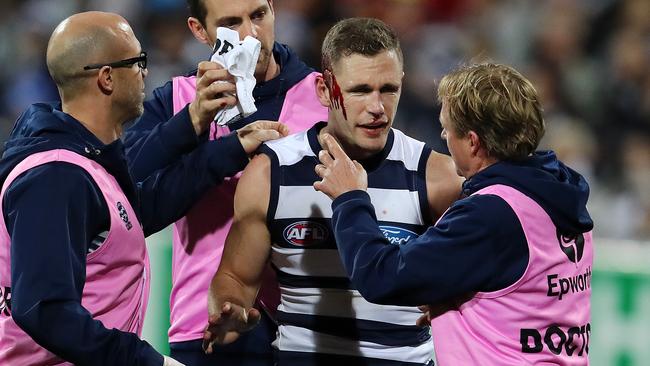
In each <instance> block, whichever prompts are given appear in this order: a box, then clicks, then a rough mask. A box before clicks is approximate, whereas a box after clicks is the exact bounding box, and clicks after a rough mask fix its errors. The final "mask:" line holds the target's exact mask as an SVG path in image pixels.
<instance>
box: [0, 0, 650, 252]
mask: <svg viewBox="0 0 650 366" xmlns="http://www.w3.org/2000/svg"><path fill="white" fill-rule="evenodd" d="M273 3H274V6H275V8H276V10H277V19H276V34H277V40H278V41H280V42H283V43H286V44H289V45H290V46H292V48H293V49H294V50H295V51H296V52H297V53H298V54H299V55H301V56H302V58H303V59H305V60H306V61H307V63H308V64H310V65H312V66H314V67H316V68H318V67H319V65H320V54H319V53H320V44H321V41H322V39H323V36H324V34H325V32H326V31H327V29H329V27H330V26H331V25H332V24H333V23H334V22H335V21H336V20H338V19H341V18H344V17H350V16H372V17H377V18H380V19H382V20H384V21H386V22H387V23H388V24H390V25H392V26H393V27H394V28H395V29H396V30H397V32H398V35H399V37H400V39H401V41H402V47H403V49H404V53H405V59H406V60H407V64H406V65H405V70H406V77H405V86H404V91H403V94H402V99H401V104H402V105H401V106H400V108H399V110H398V115H397V117H396V124H395V126H396V127H397V128H399V129H401V130H403V131H404V132H406V133H408V134H410V135H412V136H414V137H416V138H419V139H422V140H424V141H426V142H428V143H429V144H431V145H432V146H433V147H434V148H435V149H436V150H439V151H443V152H444V151H445V149H446V147H445V144H444V142H443V141H442V140H441V139H440V136H439V132H440V125H439V122H438V117H437V116H438V112H439V105H438V104H437V102H436V100H437V98H436V95H435V90H436V82H437V81H439V80H440V78H441V77H442V75H443V74H445V73H447V72H449V71H450V70H452V69H453V68H455V67H456V66H458V65H459V64H461V63H463V62H467V61H479V60H485V59H490V60H493V61H495V62H499V63H505V64H510V65H513V66H514V67H516V68H518V69H519V70H520V71H522V72H523V73H524V74H525V75H526V76H528V77H529V78H530V79H531V80H532V81H533V83H534V85H535V86H536V88H538V91H539V93H540V95H541V96H542V104H543V105H544V106H545V119H546V123H547V134H546V136H545V138H544V140H543V142H542V145H543V146H544V147H548V148H552V149H554V150H556V151H557V152H558V155H559V157H560V158H561V159H562V160H563V161H565V162H566V163H567V164H569V165H570V166H573V167H575V168H576V169H577V170H579V171H580V172H581V173H583V174H584V175H585V176H586V177H587V179H588V180H589V182H590V185H591V187H592V192H591V197H590V211H591V213H592V215H593V217H594V221H595V222H596V223H597V225H596V231H595V234H596V235H597V236H600V237H608V238H624V239H641V240H648V239H650V189H648V188H647V185H648V183H650V71H649V70H648V67H647V66H648V65H650V17H648V16H647V14H650V2H648V1H647V0H576V1H562V0H549V1H544V2H538V1H534V0H373V1H370V0H329V1H327V0H276V1H274V2H273ZM185 4H186V3H185V1H184V0H141V1H131V0H111V1H102V0H54V1H53V0H26V1H25V0H20V1H19V0H2V1H1V2H0V65H2V68H0V136H1V137H2V140H3V141H4V140H6V137H7V136H8V134H9V131H10V130H11V126H12V124H13V122H14V121H15V120H16V118H17V117H18V115H19V114H20V113H21V111H22V110H24V109H25V108H26V107H27V106H28V105H29V104H30V103H32V102H35V101H44V100H54V99H56V98H57V91H56V87H55V86H54V83H53V82H52V81H51V80H50V77H49V75H48V72H47V68H46V65H45V57H44V53H45V50H46V45H47V41H48V38H49V35H50V34H51V32H52V30H53V29H54V27H55V26H56V24H58V23H59V22H60V21H61V20H62V19H64V18H65V17H67V16H68V15H69V14H72V13H75V12H79V11H84V10H103V11H112V12H117V13H119V14H121V15H123V16H124V17H125V18H126V19H127V20H128V21H129V22H130V23H131V25H132V26H133V28H134V30H135V32H136V33H137V34H139V35H141V37H140V40H141V41H142V44H143V48H144V49H145V50H146V51H147V52H148V53H149V66H148V69H149V74H148V78H147V83H146V85H147V87H148V88H149V89H148V91H149V92H151V88H153V87H155V86H158V85H162V84H163V83H164V81H166V80H168V79H169V77H170V76H171V75H178V74H183V73H186V72H188V71H191V70H192V69H193V68H195V67H196V62H197V61H198V60H200V59H207V58H208V56H209V55H208V54H206V50H205V49H204V47H201V45H199V44H198V43H197V42H195V41H194V40H192V39H191V34H190V33H189V32H188V31H187V26H186V25H185V19H186V18H187V15H188V11H187V9H186V5H185ZM431 126H433V127H434V128H431Z"/></svg>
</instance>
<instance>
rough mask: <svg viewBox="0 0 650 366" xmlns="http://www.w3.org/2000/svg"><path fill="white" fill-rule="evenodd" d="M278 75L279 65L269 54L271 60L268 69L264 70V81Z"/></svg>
mask: <svg viewBox="0 0 650 366" xmlns="http://www.w3.org/2000/svg"><path fill="white" fill-rule="evenodd" d="M279 74H280V65H278V63H277V62H275V57H273V53H271V60H269V67H267V68H266V74H265V75H264V81H269V80H271V79H273V78H275V77H276V76H278V75H279Z"/></svg>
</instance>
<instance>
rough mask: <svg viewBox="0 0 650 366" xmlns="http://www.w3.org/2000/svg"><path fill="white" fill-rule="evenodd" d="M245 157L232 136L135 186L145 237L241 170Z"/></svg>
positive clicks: (203, 147) (167, 223) (211, 143)
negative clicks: (136, 187)
mask: <svg viewBox="0 0 650 366" xmlns="http://www.w3.org/2000/svg"><path fill="white" fill-rule="evenodd" d="M247 163H248V155H247V154H246V152H245V151H244V150H243V147H242V145H241V143H240V142H239V139H238V138H237V136H236V134H234V133H233V134H231V135H228V136H226V137H223V138H221V139H219V140H216V141H209V142H206V143H204V144H201V145H200V146H199V147H198V148H197V149H195V150H194V151H193V152H191V153H190V154H187V155H186V156H184V157H183V158H182V159H181V160H180V161H178V162H176V163H174V164H172V165H171V166H168V167H166V168H164V169H161V170H159V171H157V172H156V173H155V174H153V175H151V176H150V177H148V178H147V179H145V180H144V181H143V182H140V183H139V189H140V202H141V207H140V209H141V213H142V223H143V226H144V231H145V234H146V235H150V234H152V233H155V232H156V231H158V230H161V229H163V228H164V227H166V226H167V225H169V224H171V223H173V222H174V221H176V220H178V219H179V218H181V217H182V216H183V215H185V213H186V212H187V211H188V210H189V209H190V208H191V207H192V206H193V205H194V203H195V202H196V201H197V200H198V199H199V198H201V197H202V196H203V194H204V193H205V192H206V191H207V190H208V189H210V188H212V187H214V186H216V185H217V184H219V183H221V182H222V181H223V180H224V179H225V178H226V177H229V176H233V175H235V174H236V173H237V172H239V171H241V170H242V169H244V167H245V166H246V164H247Z"/></svg>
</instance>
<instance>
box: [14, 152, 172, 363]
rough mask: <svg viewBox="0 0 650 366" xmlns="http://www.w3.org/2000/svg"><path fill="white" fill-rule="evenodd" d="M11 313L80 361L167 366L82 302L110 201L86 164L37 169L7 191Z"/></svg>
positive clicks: (45, 343)
mask: <svg viewBox="0 0 650 366" xmlns="http://www.w3.org/2000/svg"><path fill="white" fill-rule="evenodd" d="M3 210H4V213H5V222H6V225H7V229H8V231H9V234H10V236H11V286H12V309H11V311H12V317H13V318H14V320H15V322H16V324H18V326H20V327H21V328H22V329H23V330H24V331H25V332H26V333H27V334H28V335H29V336H30V337H32V338H33V339H34V340H35V341H36V342H37V343H38V344H40V345H41V346H42V347H44V348H46V349H48V350H49V351H51V352H53V353H54V354H56V355H58V356H59V357H61V358H63V359H65V360H67V361H70V362H73V363H74V364H77V365H146V366H160V365H162V363H163V358H162V356H161V355H160V354H159V353H158V352H156V350H155V349H154V348H153V347H151V346H150V345H149V344H148V343H147V342H145V341H142V340H140V339H139V338H138V337H137V335H135V334H132V333H127V332H122V331H119V330H116V329H106V327H104V325H103V324H102V323H101V322H100V321H97V320H94V319H93V318H92V315H91V314H90V313H89V312H88V311H87V310H86V309H85V308H84V307H83V306H82V305H81V296H82V292H83V287H84V283H85V280H86V252H87V249H88V248H87V247H88V245H89V243H90V242H91V241H92V239H93V238H95V237H96V236H97V234H99V233H101V232H103V231H105V230H107V229H108V227H109V220H110V219H109V214H108V208H107V206H106V203H105V200H104V198H103V196H102V194H101V192H100V191H99V189H98V188H97V186H96V185H95V184H94V182H93V181H92V178H90V176H89V175H88V174H87V173H86V172H85V171H84V170H83V169H81V168H80V167H77V166H74V165H71V164H68V163H49V164H45V165H42V166H39V167H36V168H33V169H30V170H29V171H27V172H26V173H24V174H23V175H21V176H20V177H18V178H17V179H16V180H15V181H14V182H13V183H12V184H11V186H10V187H9V188H8V189H7V191H6V192H5V196H4V200H3Z"/></svg>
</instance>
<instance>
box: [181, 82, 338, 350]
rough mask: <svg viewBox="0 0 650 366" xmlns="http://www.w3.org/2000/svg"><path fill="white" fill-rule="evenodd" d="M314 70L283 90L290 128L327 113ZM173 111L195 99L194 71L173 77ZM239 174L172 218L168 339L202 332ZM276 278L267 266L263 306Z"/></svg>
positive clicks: (273, 295)
mask: <svg viewBox="0 0 650 366" xmlns="http://www.w3.org/2000/svg"><path fill="white" fill-rule="evenodd" d="M317 75H319V74H318V73H316V72H313V73H311V74H309V75H307V76H306V77H305V78H304V79H303V80H301V81H300V82H299V83H297V84H296V85H294V86H293V87H292V88H291V89H289V90H288V91H287V93H286V96H285V99H284V104H283V105H282V110H281V112H280V115H279V116H278V120H279V121H281V122H284V123H285V124H287V125H288V127H289V129H290V130H291V131H292V132H299V131H304V130H306V129H307V128H309V127H311V126H313V124H314V123H315V122H317V121H320V120H322V119H326V118H327V109H325V107H323V106H322V105H321V104H320V102H319V101H318V99H317V97H316V84H315V83H316V76H317ZM172 85H173V96H174V114H176V113H178V112H179V111H180V110H181V109H183V108H184V107H185V106H186V105H187V104H189V103H191V102H192V101H193V100H194V96H195V93H196V86H195V85H196V77H194V76H192V77H176V78H174V79H173V80H172ZM230 132H231V131H230V129H229V128H228V126H217V125H216V123H214V122H213V123H211V126H210V139H211V140H214V139H216V138H219V137H221V136H224V135H227V134H229V133H230ZM240 175H241V173H240V174H237V175H236V176H235V177H232V178H226V179H225V180H224V181H223V182H222V183H221V184H220V185H218V186H216V187H214V188H212V189H210V190H208V192H207V193H206V194H205V195H204V196H203V197H202V198H201V200H199V201H198V202H197V203H196V204H195V205H194V206H193V207H192V209H191V210H190V211H189V212H188V213H187V215H185V217H183V218H181V219H180V220H178V221H177V222H176V223H175V224H174V233H173V254H172V262H173V263H172V291H171V296H170V318H171V327H170V329H169V341H170V342H183V341H189V340H196V339H202V338H203V331H204V330H205V326H206V324H208V312H207V311H206V304H207V302H208V287H209V286H210V281H211V280H212V276H214V273H215V271H216V269H217V268H218V266H219V263H220V262H221V255H222V254H223V246H224V244H225V242H226V236H227V235H228V231H229V230H230V226H231V225H232V216H233V204H234V196H235V188H236V187H237V182H238V181H239V177H240ZM277 291H278V290H277V282H276V280H275V276H274V275H273V272H272V271H267V273H266V275H265V277H264V284H263V285H262V288H261V289H260V293H259V295H258V298H259V301H260V302H261V303H262V304H263V305H264V308H265V309H267V310H271V311H273V310H275V308H276V307H277V303H278V293H277Z"/></svg>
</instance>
